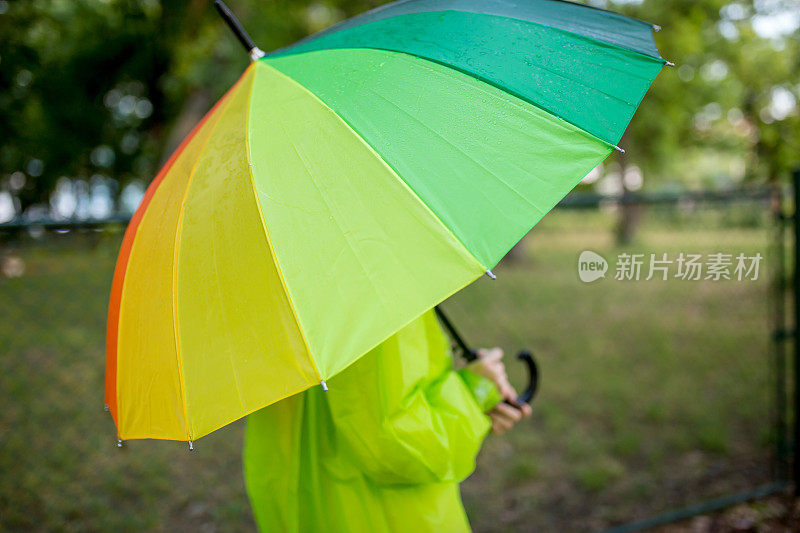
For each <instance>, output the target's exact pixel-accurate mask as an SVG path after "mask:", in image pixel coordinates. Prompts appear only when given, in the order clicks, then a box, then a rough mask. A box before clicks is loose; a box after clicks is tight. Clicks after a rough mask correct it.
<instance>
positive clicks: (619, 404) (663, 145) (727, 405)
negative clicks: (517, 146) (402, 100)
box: [0, 0, 800, 531]
mask: <svg viewBox="0 0 800 533" xmlns="http://www.w3.org/2000/svg"><path fill="white" fill-rule="evenodd" d="M381 3H382V2H371V1H359V0H331V1H308V0H230V1H229V5H230V7H231V8H232V9H234V11H235V12H236V13H237V14H238V16H239V18H240V19H241V20H242V22H243V24H244V26H245V27H246V28H247V29H248V30H249V31H250V33H251V34H252V36H253V38H254V40H255V41H256V42H257V43H258V44H259V46H260V47H261V48H263V49H264V50H271V49H274V48H278V47H281V46H285V45H287V44H290V43H292V42H294V41H296V40H298V39H300V38H302V37H304V36H305V35H308V34H310V33H313V32H316V31H318V30H321V29H323V28H326V27H327V26H329V25H331V24H334V23H336V22H337V21H339V20H342V19H344V18H347V17H349V16H352V15H355V14H358V13H360V12H362V11H365V10H367V9H370V8H373V7H376V6H377V5H379V4H381ZM590 4H591V5H594V6H596V7H602V8H607V9H611V10H614V11H618V12H622V13H624V14H627V15H630V16H634V17H636V18H640V19H643V20H646V21H648V22H652V23H654V24H658V25H659V26H661V27H662V28H663V29H662V30H661V31H659V32H657V33H656V34H655V39H656V42H657V44H658V47H659V50H660V51H661V55H662V56H663V57H665V58H666V59H668V60H670V61H673V62H674V63H675V64H676V66H675V67H666V68H665V69H664V70H663V71H662V72H661V74H660V75H659V76H658V78H657V79H656V81H655V82H654V84H653V86H652V88H651V90H650V91H649V93H648V95H647V96H646V97H645V99H644V102H643V103H642V105H641V107H640V108H639V110H638V111H637V113H636V115H635V117H634V119H633V121H632V123H631V126H630V128H629V130H628V131H627V132H626V134H625V135H624V136H623V138H622V140H621V142H620V145H621V146H622V147H623V148H625V150H626V153H625V154H620V153H616V152H615V153H614V155H612V156H611V157H610V158H609V159H608V160H606V161H605V162H604V163H603V164H602V165H600V166H598V167H597V168H596V169H595V170H594V171H592V172H591V173H590V174H589V175H588V176H587V177H586V178H585V179H584V180H583V182H582V183H581V185H579V187H578V188H577V189H576V191H575V192H573V193H572V194H571V195H570V196H568V197H567V198H566V199H565V201H564V202H562V204H560V205H559V207H558V208H556V209H555V210H554V211H553V212H552V213H550V214H549V215H548V216H546V217H545V219H544V220H543V221H542V222H541V223H540V224H539V225H537V227H536V228H535V229H534V230H533V231H532V232H531V233H530V234H529V235H528V236H527V237H526V238H525V239H524V240H523V241H522V243H521V244H520V245H518V246H517V247H516V248H515V249H514V250H512V252H511V253H510V254H509V256H508V257H507V258H506V259H505V260H504V261H503V263H501V265H500V266H499V267H498V269H496V271H495V272H496V273H497V274H498V276H499V278H500V279H499V280H498V281H497V282H492V283H490V282H488V281H485V280H481V281H479V282H477V283H475V284H473V285H472V286H470V287H469V288H467V289H466V290H465V291H462V292H461V293H459V294H458V295H456V296H455V297H454V298H452V299H451V300H450V301H448V302H446V303H445V308H446V309H447V310H448V311H449V312H450V314H452V318H453V320H454V321H455V322H456V323H457V324H459V325H460V329H462V330H463V333H464V334H465V336H466V337H467V338H468V340H469V341H470V342H472V343H474V344H482V345H500V346H502V347H503V348H505V349H506V351H507V352H508V353H510V354H513V353H514V351H515V350H518V349H521V348H524V347H529V348H532V349H533V351H534V353H535V355H536V356H537V358H538V360H539V364H540V367H541V372H542V383H541V387H540V391H539V396H538V398H537V399H536V401H535V403H534V413H535V414H534V417H533V419H532V420H531V421H530V422H529V423H527V424H525V425H524V426H523V427H520V428H518V429H515V431H514V432H513V433H511V434H508V435H504V436H502V437H490V438H489V439H488V440H487V443H486V446H485V448H484V450H483V451H482V453H481V455H480V457H479V459H478V468H477V471H476V473H475V474H474V475H473V476H472V477H471V478H470V479H469V480H467V482H466V483H465V484H464V485H463V490H462V492H463V497H464V502H465V505H466V507H467V510H468V513H469V515H470V518H471V520H472V523H473V526H474V527H475V529H476V530H478V531H510V530H520V531H521V530H530V529H531V528H538V530H541V531H594V530H602V529H605V528H609V527H613V526H620V525H623V524H626V523H629V522H632V521H634V522H635V521H643V522H638V523H635V524H634V525H637V524H638V526H650V525H655V524H656V523H657V522H661V521H664V520H666V519H668V518H680V517H682V516H683V515H684V514H688V513H683V514H681V513H678V514H675V512H674V511H675V510H680V509H682V508H685V507H687V506H693V505H695V506H699V507H697V509H695V510H698V511H709V510H711V509H712V508H713V507H717V506H719V505H721V504H722V503H726V502H727V503H733V502H735V501H738V500H739V499H743V497H744V496H742V495H746V496H748V497H752V496H758V495H764V494H767V493H771V492H776V491H780V489H781V488H782V487H783V486H784V485H785V481H786V479H787V473H788V467H789V464H788V459H787V456H788V451H789V448H790V445H791V442H790V440H791V439H789V437H788V435H787V433H788V432H787V430H786V428H787V426H791V423H792V420H791V416H789V415H787V398H790V397H791V394H792V390H791V387H790V386H789V384H787V352H786V347H785V346H784V345H783V339H784V337H785V336H786V331H785V328H786V310H787V304H786V296H787V294H788V292H789V289H790V288H791V285H792V283H791V281H792V280H791V277H790V276H789V275H788V274H787V271H788V270H789V267H791V264H790V263H789V262H788V259H787V257H786V256H787V255H789V253H788V251H787V250H788V247H789V245H790V244H791V242H790V240H789V239H790V235H789V234H788V233H789V232H787V231H785V229H784V224H785V220H783V218H782V217H781V216H780V215H781V214H782V213H785V211H786V210H789V211H790V210H791V205H788V204H790V203H791V202H786V201H785V200H784V197H788V193H789V187H788V186H789V185H790V176H791V174H792V171H793V170H794V169H795V168H797V167H798V166H800V120H798V113H799V110H798V98H800V2H798V1H790V0H757V1H741V2H738V1H737V2H730V1H725V0H702V1H688V0H640V1H637V0H626V1H619V2H606V1H601V0H598V1H593V2H590ZM247 62H248V58H247V55H246V54H245V53H243V50H242V49H241V45H240V44H239V43H238V42H237V41H236V40H235V38H234V37H233V35H232V34H231V33H230V30H228V28H227V27H225V26H224V24H223V23H222V22H221V20H220V19H219V17H218V16H217V14H216V12H215V11H214V9H213V5H212V2H211V1H210V0H182V1H177V0H175V1H172V0H81V1H75V0H10V1H9V0H0V134H1V135H2V137H0V138H1V139H2V141H1V142H0V530H42V531H44V530H64V531H101V530H102V531H105V530H112V529H114V530H123V531H129V530H130V531H133V530H136V531H139V530H178V531H182V530H192V531H197V530H201V531H248V530H252V529H253V528H254V525H253V521H252V517H251V514H250V510H249V505H248V502H247V499H246V495H245V493H244V486H243V481H242V475H241V456H240V448H241V435H242V427H243V425H242V423H241V422H239V423H236V424H233V425H231V426H229V427H227V428H224V429H223V430H220V431H217V432H215V433H213V434H211V435H210V436H208V437H205V438H203V439H202V440H200V441H199V442H198V443H196V451H195V452H193V453H189V452H188V451H187V450H186V448H185V446H183V445H181V444H178V443H174V442H156V441H142V442H130V443H128V444H127V445H126V447H125V448H122V449H118V448H117V447H116V445H115V443H116V438H115V429H114V424H113V422H112V420H111V417H110V416H108V414H107V413H104V412H103V392H102V391H103V372H104V336H105V318H106V317H105V314H106V310H107V303H108V294H109V289H110V285H111V278H112V275H113V267H114V262H115V259H116V254H117V251H118V249H119V244H120V241H121V236H122V232H123V231H124V227H125V223H126V222H127V219H128V218H129V217H130V215H131V214H132V212H133V211H134V210H135V209H136V206H137V205H138V203H139V201H140V200H141V198H142V196H143V194H144V190H145V188H146V187H147V185H148V183H149V182H150V180H151V179H152V177H153V176H154V175H155V173H156V172H157V171H158V169H159V168H160V166H161V164H162V163H163V162H164V161H165V160H166V158H167V157H168V156H169V154H170V153H171V152H172V150H173V149H174V148H175V147H176V146H177V145H178V144H179V142H180V141H181V139H182V138H183V137H184V136H185V135H186V134H187V133H188V131H189V130H190V129H191V127H192V126H193V125H194V124H195V123H196V122H197V121H198V120H200V118H201V117H202V116H203V115H204V114H205V112H206V111H207V110H208V109H209V108H210V107H211V105H212V104H213V103H214V102H215V101H216V100H217V99H218V98H219V97H220V96H221V95H222V93H223V92H224V91H225V90H226V89H227V88H228V87H229V86H230V85H231V84H232V83H233V82H234V81H235V80H236V79H237V78H238V76H239V75H240V73H241V72H242V70H243V69H244V68H245V66H246V65H247ZM785 204H786V205H785ZM583 250H593V251H595V252H597V253H599V254H601V255H602V256H603V257H605V258H606V259H607V260H608V261H609V263H610V268H609V272H608V273H607V275H606V279H601V280H598V281H596V282H594V283H591V284H587V283H583V282H581V281H580V279H579V276H578V256H579V254H580V253H581V252H582V251H583ZM622 253H628V254H633V253H641V254H645V255H644V258H645V259H644V260H645V268H644V270H643V272H645V273H646V266H647V261H648V260H649V255H650V254H656V255H657V256H658V257H660V256H661V255H662V254H664V253H666V254H668V256H669V257H670V258H671V259H675V258H676V257H677V256H678V254H680V253H685V254H689V253H691V254H702V255H703V256H704V257H705V256H707V255H708V254H712V253H724V254H732V255H733V256H735V255H738V254H739V253H744V254H745V255H747V256H754V255H755V254H759V253H760V254H761V256H763V257H764V260H763V261H762V262H761V265H760V272H759V274H758V276H757V279H748V280H742V281H739V280H737V279H736V278H735V276H734V277H733V279H730V280H725V279H722V280H713V279H708V280H706V279H701V280H697V281H687V280H683V279H680V278H676V277H675V276H674V274H675V273H676V270H674V268H675V266H674V265H673V270H671V275H670V276H669V279H667V280H665V281H664V280H661V279H660V277H659V276H657V277H656V279H651V280H645V279H644V278H645V277H646V276H645V275H643V276H642V278H641V279H640V280H639V281H634V280H616V279H614V263H615V261H616V259H617V257H618V256H619V254H622ZM508 366H509V369H510V371H511V372H512V374H513V376H512V377H513V378H514V379H515V380H516V382H517V383H518V384H522V381H523V377H524V376H523V371H522V368H520V367H518V365H517V364H516V363H515V362H513V360H511V359H509V362H508ZM788 370H791V369H788ZM787 419H788V420H787ZM709 501H710V502H711V504H708V505H707V503H708V502H709ZM737 512H738V511H737ZM665 513H667V514H665ZM670 513H671V514H670ZM792 513H793V509H792V506H791V504H790V503H788V502H787V501H785V500H781V499H777V500H775V499H767V500H762V501H761V503H760V504H755V505H750V506H748V507H746V508H743V509H742V510H741V511H740V512H738V514H736V516H734V517H733V518H731V517H730V516H727V515H726V516H723V517H719V516H717V517H716V518H708V517H706V518H708V519H707V520H706V521H699V522H698V519H695V520H693V521H691V522H683V523H682V524H683V525H679V526H674V527H678V528H682V527H685V528H694V529H698V528H699V530H701V531H702V530H706V529H707V530H712V529H713V528H715V527H717V528H719V527H723V529H724V528H725V527H728V526H730V528H732V529H735V530H754V531H755V530H764V528H765V527H773V526H774V527H786V528H791V527H793V526H789V525H787V522H786V521H787V520H789V519H790V518H788V517H790V515H791V514H792ZM715 516H716V515H715ZM776 524H782V525H776ZM638 526H637V527H638ZM703 528H705V529H703ZM737 528H738V529H737ZM742 528H744V529H742ZM623 530H624V529H623ZM770 530H774V529H770ZM778 530H779V529H778Z"/></svg>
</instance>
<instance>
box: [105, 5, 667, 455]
mask: <svg viewBox="0 0 800 533" xmlns="http://www.w3.org/2000/svg"><path fill="white" fill-rule="evenodd" d="M664 63H665V61H664V60H663V59H661V57H660V56H659V54H658V51H657V50H656V47H655V44H654V42H653V37H652V27H651V26H650V25H649V24H646V23H644V22H640V21H636V20H632V19H629V18H625V17H622V16H619V15H616V14H614V13H610V12H607V11H603V10H599V9H594V8H590V7H586V6H581V5H577V4H571V3H567V2H559V1H551V0H525V1H521V0H520V1H518V2H509V1H507V0H481V1H480V2H478V1H476V0H475V1H473V0H416V1H401V2H397V3H394V4H389V5H388V6H384V7H382V8H378V9H376V10H373V11H371V12H369V13H366V14H364V15H362V16H360V17H356V18H354V19H351V20H348V21H345V22H343V23H341V24H338V25H336V26H333V27H332V28H330V29H329V30H326V31H324V32H322V33H320V34H317V35H315V36H312V37H310V38H308V39H305V40H303V41H300V42H299V43H297V44H295V45H293V46H291V47H289V48H285V49H282V50H278V51H276V52H273V53H271V54H267V55H266V56H265V57H262V58H260V59H258V60H256V61H254V62H252V63H251V64H250V66H249V67H248V68H247V69H246V70H245V72H244V74H243V75H242V76H241V78H240V79H239V80H238V81H237V82H236V84H235V85H234V86H233V87H232V88H231V89H230V90H229V91H228V93H227V94H226V95H225V96H224V97H223V98H222V99H221V100H220V101H219V102H218V103H217V104H216V105H215V106H214V108H213V109H212V110H211V111H209V113H208V114H207V115H206V117H205V118H204V119H203V120H202V121H201V122H200V123H199V124H198V125H197V126H196V127H195V129H194V131H193V132H192V133H191V134H190V135H189V136H188V137H187V138H186V140H184V142H183V143H182V145H181V146H180V147H179V148H178V149H177V151H176V152H175V153H174V154H173V155H172V157H171V158H170V159H169V161H168V162H167V164H166V165H165V166H164V168H163V169H162V170H161V171H160V172H159V174H158V175H157V176H156V178H155V179H154V180H153V182H152V184H151V185H150V187H149V188H148V190H147V192H146V194H145V197H144V199H143V201H142V203H141V205H140V207H139V209H138V210H137V211H136V213H135V215H134V217H133V219H132V221H131V223H130V225H129V226H128V228H127V231H126V233H125V237H124V240H123V244H122V248H121V251H120V254H119V259H118V262H117V267H116V271H115V274H114V281H113V286H112V292H111V302H110V307H109V317H108V334H107V361H106V403H107V405H108V406H109V410H110V411H111V413H112V415H113V417H114V420H115V422H116V424H117V430H118V435H119V437H120V438H121V439H131V438H162V439H175V440H189V441H191V440H193V439H196V438H198V437H201V436H203V435H206V434H208V433H209V432H211V431H213V430H215V429H217V428H219V427H221V426H223V425H225V424H227V423H229V422H231V421H233V420H235V419H237V418H240V417H242V416H244V415H246V414H248V413H250V412H252V411H255V410H257V409H260V408H262V407H264V406H266V405H269V404H270V403H273V402H276V401H278V400H280V399H282V398H285V397H287V396H290V395H292V394H295V393H298V392H300V391H302V390H304V389H306V388H308V387H311V386H314V385H318V384H320V382H321V381H323V380H325V379H327V378H329V377H331V376H333V375H334V374H336V373H337V372H339V371H341V370H342V369H343V368H345V367H347V366H348V365H349V364H351V363H353V362H354V361H355V360H357V359H358V358H359V357H360V356H361V355H363V354H364V353H366V352H368V351H369V350H370V349H371V348H373V347H374V346H376V345H377V344H379V343H380V342H381V341H383V340H385V339H386V338H388V337H389V336H391V335H392V334H393V333H394V332H396V331H398V330H399V329H400V328H402V327H403V326H404V325H405V324H407V323H409V322H410V321H411V320H413V319H414V318H416V317H417V316H419V315H420V314H422V313H423V312H424V311H426V310H428V309H430V308H431V307H433V306H434V305H436V304H438V303H439V302H441V301H442V300H444V299H445V298H447V297H448V296H450V295H451V294H453V293H454V292H456V291H458V290H459V289H461V288H462V287H464V286H465V285H467V284H469V283H470V282H472V281H473V280H475V279H476V278H478V277H480V276H481V275H482V274H483V273H484V272H486V271H487V270H489V269H491V268H492V267H493V266H494V265H495V264H496V263H497V262H498V261H499V260H500V259H501V258H502V257H503V255H504V254H505V253H506V252H507V251H508V250H509V249H510V248H511V247H512V246H513V245H514V244H515V243H516V242H517V241H519V239H520V238H522V237H523V236H524V235H525V234H526V233H527V232H528V231H529V230H530V228H531V227H532V226H533V225H534V224H536V222H538V221H539V220H540V219H541V218H542V217H543V216H544V215H545V214H546V213H547V212H548V211H549V210H550V209H552V207H553V206H554V205H555V204H556V203H557V202H558V201H559V200H560V199H561V198H563V197H564V196H565V195H566V194H567V192H569V191H570V190H571V189H572V188H573V187H574V186H575V185H576V184H577V183H578V182H579V181H580V180H581V179H582V178H583V177H584V176H585V175H586V174H587V173H588V172H589V171H590V170H591V169H592V168H593V167H595V166H596V165H597V164H598V163H600V162H601V161H602V160H603V159H604V158H606V157H607V156H608V155H609V153H610V152H611V151H612V150H613V149H614V147H615V145H616V144H617V142H618V141H619V139H620V137H621V136H622V133H623V131H624V130H625V128H626V126H627V124H628V122H629V121H630V119H631V117H632V115H633V113H634V111H635V110H636V107H637V106H638V104H639V102H640V101H641V99H642V97H643V96H644V94H645V92H646V90H647V88H648V87H649V85H650V83H651V82H652V80H653V79H654V78H655V76H656V75H657V73H658V72H659V70H660V69H661V68H662V66H663V65H664Z"/></svg>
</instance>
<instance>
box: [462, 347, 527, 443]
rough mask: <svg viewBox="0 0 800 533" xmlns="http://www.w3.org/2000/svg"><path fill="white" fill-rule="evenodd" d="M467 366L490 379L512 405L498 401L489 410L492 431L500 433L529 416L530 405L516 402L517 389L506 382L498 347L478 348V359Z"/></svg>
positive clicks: (506, 377)
mask: <svg viewBox="0 0 800 533" xmlns="http://www.w3.org/2000/svg"><path fill="white" fill-rule="evenodd" d="M469 366H470V369H471V370H473V371H475V372H476V373H478V374H480V375H481V376H483V377H485V378H486V379H488V380H490V381H492V382H493V383H494V384H495V385H496V386H497V390H498V391H500V395H501V396H502V397H503V398H504V399H506V400H508V401H509V402H511V404H512V405H514V407H512V406H511V405H508V404H507V403H505V402H500V403H499V404H497V405H496V406H495V407H494V408H493V409H492V410H491V411H489V413H488V415H489V418H491V419H492V432H493V433H495V434H497V435H502V434H503V433H505V432H506V431H508V430H509V429H511V428H512V427H514V424H516V423H517V422H519V421H520V420H522V419H523V418H528V417H530V416H531V406H530V405H528V404H526V403H523V404H521V405H519V404H517V391H515V390H514V387H512V386H511V383H509V382H508V375H507V374H506V366H505V365H504V364H503V350H501V349H500V348H491V349H488V350H487V349H481V350H478V360H477V361H473V362H472V363H470V364H469Z"/></svg>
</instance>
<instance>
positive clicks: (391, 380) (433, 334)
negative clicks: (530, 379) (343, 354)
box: [328, 312, 499, 484]
mask: <svg viewBox="0 0 800 533" xmlns="http://www.w3.org/2000/svg"><path fill="white" fill-rule="evenodd" d="M470 374H471V375H469V377H468V378H467V380H465V379H464V376H465V374H464V372H455V371H454V370H453V368H452V359H451V358H450V355H449V348H448V343H447V339H446V337H445V336H444V333H443V332H442V331H441V329H440V327H439V324H438V322H437V321H436V318H435V316H434V314H433V313H432V312H431V313H426V314H425V315H423V316H422V317H421V318H420V319H418V320H417V321H415V322H413V323H412V324H410V325H409V326H407V327H406V328H404V329H403V330H401V331H400V332H398V334H396V335H395V336H394V337H392V338H390V339H389V340H387V341H386V342H384V343H383V344H381V345H380V346H378V347H377V348H376V349H374V350H373V351H371V352H370V353H368V354H367V355H365V356H364V358H362V360H360V361H359V362H358V363H356V364H354V365H353V366H352V367H350V368H348V369H347V370H345V371H344V372H342V373H341V374H340V375H339V376H337V378H335V381H334V380H331V383H330V385H331V387H330V392H329V393H328V398H329V401H328V404H329V406H330V409H331V415H332V418H333V420H334V423H335V424H336V426H337V430H338V431H337V433H338V434H339V435H341V436H342V438H343V439H344V440H345V441H346V445H347V449H348V453H350V454H351V455H352V457H351V460H352V461H353V462H355V463H356V464H358V465H359V467H360V469H361V471H362V472H363V473H364V474H365V475H366V476H367V477H369V478H371V480H372V481H373V482H376V483H380V484H420V483H437V482H451V481H461V480H463V479H464V478H466V477H467V476H468V475H469V474H470V473H472V471H473V470H474V468H475V457H476V455H477V453H478V450H479V449H480V446H481V443H482V442H483V439H484V437H485V436H486V434H487V432H488V430H489V428H490V421H489V418H488V417H487V416H486V415H485V414H484V411H485V408H484V406H482V405H479V403H478V401H476V395H475V394H474V393H473V391H472V390H471V388H470V386H468V382H469V383H470V384H471V385H472V386H473V387H472V388H473V389H474V388H475V386H476V385H477V387H478V388H479V389H481V390H484V391H485V394H486V396H487V397H488V396H489V395H491V392H490V390H489V389H487V383H488V385H489V387H490V388H494V385H492V384H491V383H489V382H488V381H486V380H485V379H484V378H482V377H480V376H478V375H477V374H473V373H471V372H470ZM484 381H485V382H486V383H483V382H484ZM495 393H496V389H495ZM498 397H499V395H498Z"/></svg>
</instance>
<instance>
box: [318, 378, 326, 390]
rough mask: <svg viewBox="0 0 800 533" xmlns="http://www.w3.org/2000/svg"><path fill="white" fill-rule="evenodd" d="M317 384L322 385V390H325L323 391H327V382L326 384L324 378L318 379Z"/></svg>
mask: <svg viewBox="0 0 800 533" xmlns="http://www.w3.org/2000/svg"><path fill="white" fill-rule="evenodd" d="M319 384H320V386H321V387H322V390H323V391H325V392H328V384H327V383H325V380H324V379H323V380H320V382H319Z"/></svg>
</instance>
